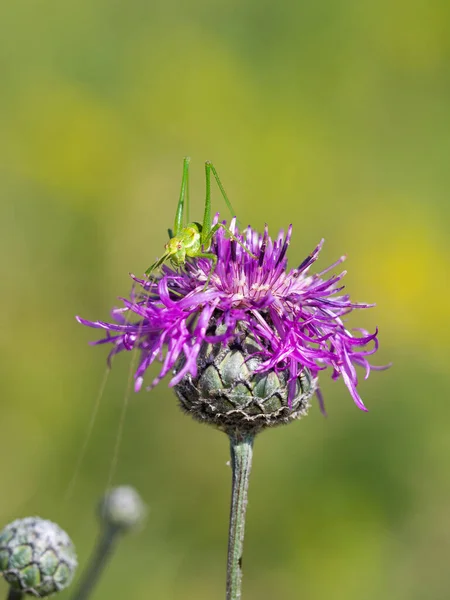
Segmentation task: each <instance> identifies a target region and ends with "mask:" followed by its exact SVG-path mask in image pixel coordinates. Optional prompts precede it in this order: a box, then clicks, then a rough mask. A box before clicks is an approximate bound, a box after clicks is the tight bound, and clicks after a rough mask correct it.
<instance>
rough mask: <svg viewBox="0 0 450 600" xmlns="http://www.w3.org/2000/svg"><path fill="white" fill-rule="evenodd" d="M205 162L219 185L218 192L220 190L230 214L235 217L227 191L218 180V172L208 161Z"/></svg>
mask: <svg viewBox="0 0 450 600" xmlns="http://www.w3.org/2000/svg"><path fill="white" fill-rule="evenodd" d="M206 164H207V165H208V166H209V168H210V169H211V171H212V174H213V175H214V179H215V180H216V183H217V185H218V186H219V190H220V192H221V194H222V196H223V199H224V200H225V204H226V205H227V206H228V210H229V211H230V213H231V216H232V217H235V216H236V212H235V210H234V208H233V207H232V205H231V202H230V201H229V200H228V196H227V193H226V192H225V189H224V187H223V185H222V182H221V181H220V178H219V175H218V173H217V171H216V168H215V166H214V165H213V164H212V162H210V161H207V163H206Z"/></svg>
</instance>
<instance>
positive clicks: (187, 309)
mask: <svg viewBox="0 0 450 600" xmlns="http://www.w3.org/2000/svg"><path fill="white" fill-rule="evenodd" d="M217 220H218V216H216V219H215V222H217ZM230 230H231V231H232V232H233V233H234V235H235V236H236V237H238V239H240V240H241V241H242V243H243V244H244V245H245V246H246V247H247V248H248V250H249V251H250V252H251V253H252V254H253V255H255V256H256V258H254V257H253V256H251V255H250V254H248V253H247V252H246V251H245V250H243V248H241V247H240V246H239V245H238V244H237V243H236V242H235V241H233V240H231V239H230V238H229V237H228V236H227V233H226V231H225V230H224V229H222V228H220V229H219V230H218V231H217V233H216V234H215V235H214V239H213V241H212V245H211V249H210V250H209V251H210V252H213V253H214V254H215V255H216V256H217V265H216V268H215V271H214V273H213V274H212V276H211V278H210V280H209V282H208V283H207V284H206V282H207V281H208V277H209V275H210V270H211V260H210V259H205V258H192V259H189V260H188V261H187V262H186V264H185V265H184V267H183V268H182V269H178V270H174V269H172V268H170V267H168V266H167V265H164V266H163V267H162V271H161V273H160V275H158V277H157V278H150V279H147V278H146V279H139V278H137V277H135V276H133V275H132V278H133V280H134V282H135V284H134V286H133V289H132V292H131V295H130V299H123V302H124V305H125V306H124V307H123V308H119V309H114V310H113V311H112V317H113V319H114V321H115V323H107V322H104V321H86V320H85V319H81V318H80V317H77V320H78V321H79V322H80V323H82V324H83V325H88V326H89V327H94V328H98V329H105V330H106V337H105V338H104V339H102V340H99V341H97V342H94V344H105V343H111V344H113V348H112V350H111V352H110V354H109V360H111V358H112V357H113V356H114V355H115V354H118V353H119V352H121V351H122V350H132V349H133V348H136V347H137V348H139V349H140V351H141V354H140V361H139V366H138V368H137V371H136V373H135V389H136V391H138V390H140V389H141V387H142V383H143V378H144V374H145V372H146V370H147V368H148V367H149V366H150V365H151V364H152V363H153V362H154V361H155V360H160V361H161V362H162V368H161V370H160V373H159V375H158V376H157V377H156V379H155V380H154V381H153V383H152V384H151V385H150V386H149V388H148V389H150V388H152V387H153V386H155V385H156V384H157V383H159V381H160V380H161V379H162V378H163V377H165V375H167V374H168V373H169V372H171V371H172V370H173V369H174V367H175V365H176V364H177V362H178V361H179V359H180V358H184V360H183V361H181V362H178V364H183V366H182V368H181V369H180V370H179V371H177V373H176V374H175V375H173V377H172V379H171V381H170V384H169V385H170V386H173V385H176V384H177V383H179V382H180V381H181V379H182V378H183V377H184V376H185V375H186V373H188V372H189V373H191V374H192V376H193V377H195V376H196V375H197V356H198V354H199V351H200V348H201V346H202V344H203V343H204V342H209V343H219V344H220V343H227V342H230V341H232V340H233V339H234V338H235V337H236V336H237V335H238V331H237V327H238V323H239V324H240V326H242V323H244V324H245V325H246V327H247V328H248V330H250V331H251V333H252V335H253V336H254V337H255V339H256V340H258V341H259V342H260V345H261V352H260V355H261V357H262V358H263V362H262V363H261V364H260V367H259V371H261V372H264V371H269V370H275V371H277V370H282V369H286V368H289V370H290V374H291V382H292V390H291V391H290V397H292V394H294V391H295V381H296V378H297V377H298V375H299V374H300V372H301V371H302V369H304V368H307V369H309V370H310V371H311V373H312V375H313V376H314V377H315V376H316V375H317V374H318V372H319V371H322V370H324V369H326V368H328V367H331V369H332V378H333V379H337V378H339V377H340V376H342V378H343V380H344V382H345V384H346V386H347V388H348V389H349V391H350V393H351V395H352V397H353V400H354V401H355V403H356V405H357V406H358V407H359V408H360V409H362V410H367V409H366V407H365V406H364V404H363V402H362V400H361V398H360V396H359V394H358V391H357V385H358V378H357V375H356V370H355V365H359V366H361V367H363V369H364V370H365V378H366V379H367V377H368V376H369V373H370V370H371V369H377V368H380V367H373V366H371V365H370V364H369V362H368V360H367V357H368V356H369V355H371V354H374V353H375V352H376V350H377V348H378V339H377V333H378V330H376V331H375V332H374V333H372V334H370V333H369V332H368V331H365V330H363V329H357V330H355V331H357V332H358V333H359V335H354V334H352V333H350V331H349V330H348V329H346V328H345V326H344V323H343V320H342V319H343V317H344V316H345V315H347V314H348V313H350V312H351V311H352V310H354V309H356V308H369V307H370V306H373V305H370V304H355V303H353V302H351V301H350V298H349V296H348V295H338V294H339V292H340V291H342V289H343V287H344V286H342V285H341V280H342V278H343V277H344V275H345V273H346V271H342V272H341V273H339V274H338V275H332V276H331V277H329V279H324V278H323V276H324V275H325V274H326V273H328V272H329V271H331V270H332V269H334V268H335V267H336V266H338V265H339V264H340V263H342V262H343V261H344V260H345V256H342V257H341V258H340V259H339V260H337V261H336V262H335V263H334V264H332V265H331V266H330V267H328V268H327V269H325V270H323V271H321V272H319V273H317V274H315V275H309V274H308V272H309V269H310V267H311V265H312V264H313V263H314V262H315V261H316V260H317V257H318V255H319V252H320V250H321V248H322V245H323V242H324V240H322V241H321V242H320V243H319V245H318V246H317V247H316V248H315V249H314V251H313V252H312V253H311V254H310V255H309V256H308V257H307V258H306V259H305V260H304V261H303V262H302V263H301V264H300V266H299V267H297V268H295V269H291V270H290V271H286V266H287V258H286V253H287V249H288V246H289V243H290V240H291V234H292V226H289V229H288V231H287V234H286V236H285V235H284V232H283V231H281V232H280V233H279V235H278V237H277V239H276V240H275V241H272V239H271V238H270V237H269V233H268V228H267V226H266V227H265V229H264V234H263V235H260V234H259V233H257V232H256V231H254V230H253V229H251V228H250V227H248V228H247V229H246V231H244V232H243V233H239V231H238V229H237V227H236V222H235V220H234V219H233V220H232V222H231V224H230ZM136 289H138V291H137V292H136ZM132 318H133V319H134V321H133V322H131V319H132ZM212 321H213V322H214V325H215V326H218V325H220V326H221V327H220V328H219V331H220V334H217V333H215V334H214V335H211V327H210V325H211V323H212ZM215 330H216V327H214V332H215ZM369 345H370V347H368V346H369ZM318 398H319V402H320V405H321V408H322V409H323V401H322V396H321V393H320V390H319V391H318Z"/></svg>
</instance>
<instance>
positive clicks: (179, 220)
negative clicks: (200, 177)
mask: <svg viewBox="0 0 450 600" xmlns="http://www.w3.org/2000/svg"><path fill="white" fill-rule="evenodd" d="M190 161H191V159H190V158H189V156H186V157H185V158H184V160H183V177H182V179H181V190H180V198H179V200H178V206H177V212H176V213H175V224H174V227H173V233H174V235H175V236H176V235H178V234H179V233H180V231H181V230H182V229H183V209H184V201H185V198H186V189H187V187H188V182H189V163H190Z"/></svg>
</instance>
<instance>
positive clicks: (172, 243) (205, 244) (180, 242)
mask: <svg viewBox="0 0 450 600" xmlns="http://www.w3.org/2000/svg"><path fill="white" fill-rule="evenodd" d="M189 162H190V159H189V158H187V157H186V158H185V159H184V162H183V178H182V180H181V191H180V199H179V200H178V206H177V212H176V215H175V224H174V229H173V232H172V231H171V230H170V229H169V241H168V242H167V244H166V245H165V250H166V251H165V253H164V254H163V255H162V256H161V258H159V259H158V260H157V261H156V262H155V263H153V265H151V267H149V268H148V269H147V271H146V272H145V274H146V275H147V276H149V275H151V273H152V272H153V271H154V270H155V269H157V268H158V267H160V266H161V265H162V264H163V263H165V262H166V261H167V260H168V261H170V262H171V263H172V265H173V266H174V267H181V266H182V265H184V263H185V262H186V258H187V257H191V258H195V257H202V258H209V259H210V260H211V261H212V263H213V265H212V269H211V272H210V274H209V278H210V277H211V275H212V274H213V273H214V269H215V265H216V263H217V257H216V255H215V254H213V253H212V252H208V250H209V248H210V246H211V241H212V238H213V235H214V234H215V233H216V231H217V230H218V229H219V228H223V229H225V231H226V232H227V233H228V235H229V236H230V237H231V238H232V239H233V240H235V241H236V242H237V243H238V244H239V245H240V246H241V247H242V248H243V249H244V250H245V251H246V252H247V253H248V254H249V255H250V256H252V257H253V258H256V257H255V256H254V255H253V254H252V253H251V252H250V251H249V250H248V249H247V248H246V247H245V246H244V245H243V243H242V242H241V241H240V240H238V239H237V238H236V237H235V236H234V235H233V233H232V232H231V231H230V230H229V229H228V227H226V226H225V225H224V224H223V223H216V225H214V226H212V215H211V172H212V174H213V175H214V178H215V180H216V182H217V185H218V186H219V189H220V191H221V193H222V196H223V198H224V200H225V202H226V204H227V206H228V208H229V209H230V212H231V213H232V214H234V211H233V207H232V206H231V204H230V201H229V200H228V197H227V195H226V193H225V190H224V189H223V186H222V183H221V181H220V179H219V176H218V174H217V171H216V169H215V168H214V166H213V165H212V163H210V162H209V161H208V162H206V163H205V172H206V200H205V211H204V215H203V224H200V223H197V222H192V223H188V224H187V225H185V226H184V227H183V224H182V223H183V213H184V210H185V206H186V212H187V210H188V205H189V185H188V184H189ZM209 278H208V281H209Z"/></svg>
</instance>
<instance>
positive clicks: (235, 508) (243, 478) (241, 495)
mask: <svg viewBox="0 0 450 600" xmlns="http://www.w3.org/2000/svg"><path fill="white" fill-rule="evenodd" d="M228 435H229V438H230V451H231V468H232V470H233V485H232V490H231V510H230V529H229V535H228V562H227V595H226V599H227V600H239V599H240V597H241V585H242V553H243V548H244V533H245V512H246V509H247V493H248V483H249V478H250V471H251V468H252V457H253V441H254V439H255V436H254V435H253V434H240V433H238V432H232V433H229V434H228Z"/></svg>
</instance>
